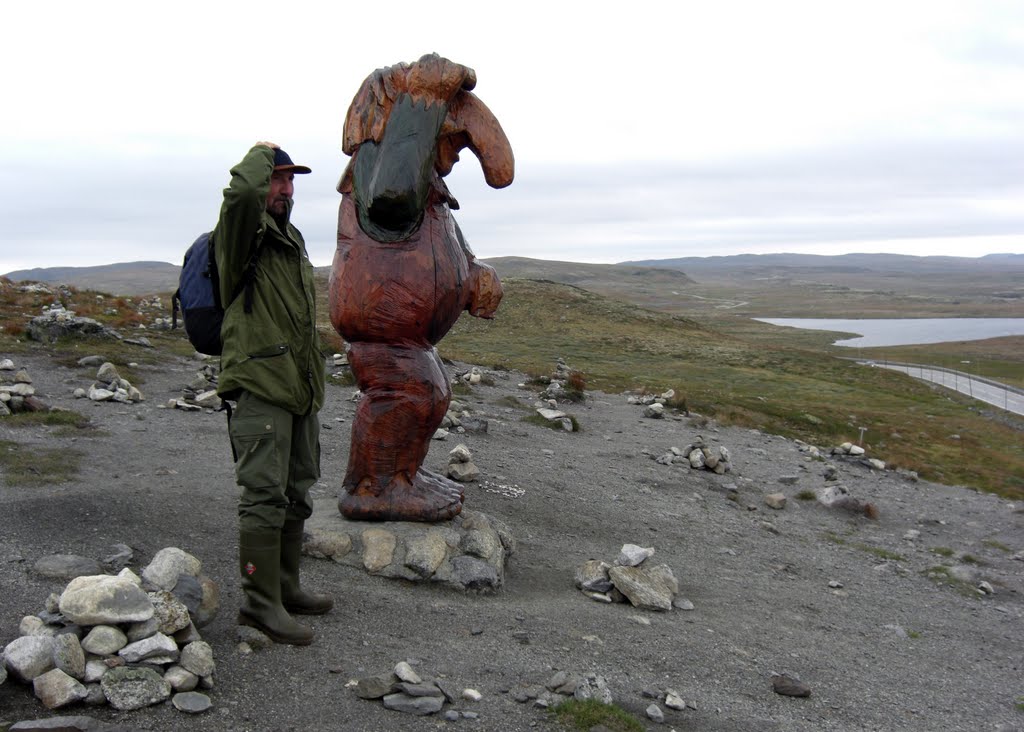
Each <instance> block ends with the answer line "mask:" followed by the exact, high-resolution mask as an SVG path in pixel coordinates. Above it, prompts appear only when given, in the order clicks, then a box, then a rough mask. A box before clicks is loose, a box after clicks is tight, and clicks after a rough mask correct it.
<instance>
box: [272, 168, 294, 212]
mask: <svg viewBox="0 0 1024 732" xmlns="http://www.w3.org/2000/svg"><path fill="white" fill-rule="evenodd" d="M294 180H295V173H293V172H292V171H290V170H281V171H277V170H275V171H274V172H273V174H271V176H270V192H269V193H267V211H269V212H270V213H271V214H272V215H274V216H284V214H285V213H286V212H287V211H288V202H289V201H290V200H292V194H293V193H294V192H295V184H294Z"/></svg>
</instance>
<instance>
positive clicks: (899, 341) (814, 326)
mask: <svg viewBox="0 0 1024 732" xmlns="http://www.w3.org/2000/svg"><path fill="white" fill-rule="evenodd" d="M754 320H757V321H760V322H762V323H771V324H772V325H781V326H786V327H789V328H802V329H804V330H834V331H842V332H844V333H859V334H860V337H859V338H847V339H846V340H841V341H836V342H835V343H834V344H833V345H836V346H851V347H856V348H870V347H872V346H907V345H911V344H914V343H947V342H949V341H980V340H984V339H985V338H1002V337H1004V336H1014V335H1024V318H891V319H882V318H860V319H848V320H843V319H832V318H754Z"/></svg>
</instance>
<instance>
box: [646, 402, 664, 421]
mask: <svg viewBox="0 0 1024 732" xmlns="http://www.w3.org/2000/svg"><path fill="white" fill-rule="evenodd" d="M644 416H645V417H647V418H648V419H664V418H665V405H664V404H661V403H659V402H655V403H653V404H648V405H647V406H646V407H644Z"/></svg>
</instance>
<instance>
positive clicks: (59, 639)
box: [51, 633, 85, 709]
mask: <svg viewBox="0 0 1024 732" xmlns="http://www.w3.org/2000/svg"><path fill="white" fill-rule="evenodd" d="M53 665H54V666H55V667H56V668H57V670H59V671H63V672H64V673H65V674H67V675H68V676H70V677H71V678H73V679H76V680H78V681H81V680H82V679H83V678H84V677H85V651H83V650H82V644H81V642H80V641H79V640H78V636H77V635H75V634H74V633H62V634H61V635H58V636H56V637H55V638H54V639H53ZM51 709H52V707H51Z"/></svg>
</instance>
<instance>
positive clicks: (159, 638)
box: [117, 633, 178, 663]
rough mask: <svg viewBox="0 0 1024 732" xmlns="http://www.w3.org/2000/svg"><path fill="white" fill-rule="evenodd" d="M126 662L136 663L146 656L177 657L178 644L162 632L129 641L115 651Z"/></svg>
mask: <svg viewBox="0 0 1024 732" xmlns="http://www.w3.org/2000/svg"><path fill="white" fill-rule="evenodd" d="M117 655H119V656H120V657H121V658H123V659H124V660H125V662H126V663H138V662H139V661H143V660H145V659H147V658H154V657H162V658H171V659H177V658H178V644H177V643H175V642H174V639H173V638H170V637H168V636H166V635H164V634H163V633H157V634H155V635H151V636H149V637H148V638H143V639H142V640H139V641H135V642H134V643H129V644H128V645H126V646H125V647H124V648H122V649H121V650H120V651H118V652H117Z"/></svg>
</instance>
